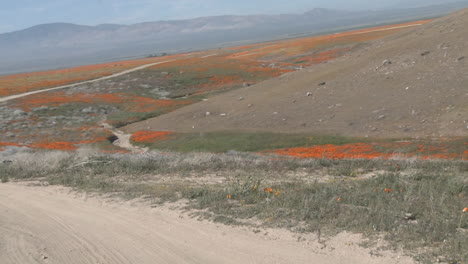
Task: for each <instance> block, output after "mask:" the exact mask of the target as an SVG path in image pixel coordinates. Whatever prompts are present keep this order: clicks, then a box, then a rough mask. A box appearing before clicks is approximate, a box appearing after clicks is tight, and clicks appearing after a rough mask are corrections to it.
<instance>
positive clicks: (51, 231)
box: [0, 183, 412, 264]
mask: <svg viewBox="0 0 468 264" xmlns="http://www.w3.org/2000/svg"><path fill="white" fill-rule="evenodd" d="M267 231H268V234H265V232H267ZM267 231H265V230H263V231H262V232H261V233H258V234H254V232H252V230H249V229H248V228H240V227H228V226H223V225H217V224H214V223H208V222H200V221H197V220H195V219H192V218H190V217H188V216H187V215H184V214H181V213H180V212H178V211H174V210H169V209H167V208H153V209H152V208H151V207H150V206H148V205H143V204H141V203H138V204H132V203H131V202H122V201H120V202H119V201H110V200H109V199H107V200H106V199H103V198H96V197H86V196H85V195H84V194H76V193H74V192H71V191H70V190H69V189H67V188H63V187H40V186H36V187H32V186H26V185H23V184H17V183H8V184H0V260H1V263H3V264H17V263H22V264H29V263H57V264H59V263H60V264H62V263H67V264H82V263H83V264H84V263H89V264H96V263H106V264H107V263H108V264H119V263H122V264H123V263H125V264H129V263H138V264H145V263H148V264H149V263H151V264H154V263H203V264H207V263H208V264H209V263H217V264H218V263H236V264H238V263H268V264H272V263H327V264H335V263H336V264H338V263H380V264H385V263H412V262H411V261H410V260H409V259H408V258H403V257H401V258H400V257H399V256H397V255H394V254H390V253H384V254H383V257H378V258H377V257H371V256H370V255H369V254H368V250H366V249H362V248H359V247H358V246H357V245H356V242H357V238H356V236H355V235H349V234H342V235H340V236H339V237H337V238H335V239H332V240H331V241H329V242H327V247H326V248H325V249H320V248H321V247H323V246H322V245H320V244H318V243H316V242H313V241H312V238H313V236H312V235H311V236H310V238H311V239H310V240H308V241H309V242H307V241H306V242H297V237H295V236H294V235H292V234H290V233H288V232H286V231H280V230H267Z"/></svg>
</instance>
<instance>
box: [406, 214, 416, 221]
mask: <svg viewBox="0 0 468 264" xmlns="http://www.w3.org/2000/svg"><path fill="white" fill-rule="evenodd" d="M404 218H405V219H406V220H416V215H415V214H412V213H406V214H405V216H404Z"/></svg>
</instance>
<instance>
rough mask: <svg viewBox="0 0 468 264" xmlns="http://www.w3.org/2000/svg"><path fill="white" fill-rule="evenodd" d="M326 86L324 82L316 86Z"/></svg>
mask: <svg viewBox="0 0 468 264" xmlns="http://www.w3.org/2000/svg"><path fill="white" fill-rule="evenodd" d="M326 84H327V83H326V82H321V83H319V84H318V86H324V85H326Z"/></svg>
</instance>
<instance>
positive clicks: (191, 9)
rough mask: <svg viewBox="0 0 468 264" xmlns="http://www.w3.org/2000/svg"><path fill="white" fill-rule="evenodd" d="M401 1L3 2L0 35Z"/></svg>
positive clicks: (360, 7) (158, 0)
mask: <svg viewBox="0 0 468 264" xmlns="http://www.w3.org/2000/svg"><path fill="white" fill-rule="evenodd" d="M399 1H401V0H0V33H4V32H10V31H15V30H20V29H24V28H28V27H31V26H34V25H38V24H45V23H55V22H67V23H74V24H81V25H97V24H104V23H111V24H133V23H139V22H145V21H158V20H172V19H186V18H193V17H201V16H211V15H226V14H233V15H245V14H278V13H300V12H305V11H307V10H309V9H312V8H317V7H322V8H335V9H364V8H365V9H372V8H379V7H384V6H388V5H389V3H396V2H399Z"/></svg>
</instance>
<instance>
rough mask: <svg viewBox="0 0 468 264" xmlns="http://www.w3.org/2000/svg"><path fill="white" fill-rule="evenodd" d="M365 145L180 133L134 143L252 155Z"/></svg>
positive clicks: (335, 139)
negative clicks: (321, 147)
mask: <svg viewBox="0 0 468 264" xmlns="http://www.w3.org/2000/svg"><path fill="white" fill-rule="evenodd" d="M365 141H366V140H365V139H357V138H348V137H342V136H325V135H324V136H321V135H316V136H313V135H310V134H279V133H261V132H259V133H239V132H210V133H180V134H174V135H173V136H171V137H170V138H168V139H167V140H159V141H155V142H152V143H138V142H134V143H135V144H136V145H140V146H143V147H149V148H151V149H159V150H168V151H177V152H193V151H199V152H227V151H230V150H235V151H247V152H253V151H262V150H271V149H280V148H293V147H309V146H314V145H323V144H334V145H343V144H347V143H354V142H365Z"/></svg>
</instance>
